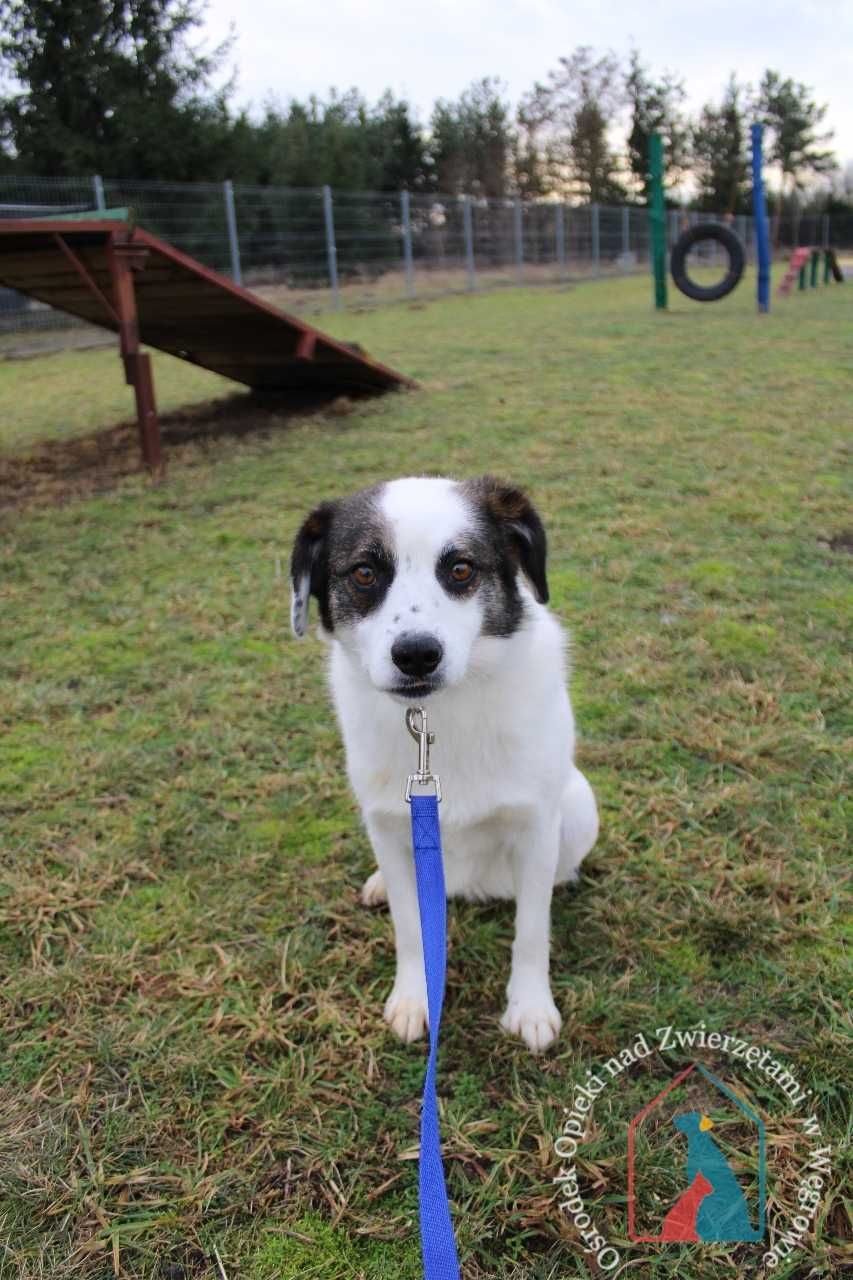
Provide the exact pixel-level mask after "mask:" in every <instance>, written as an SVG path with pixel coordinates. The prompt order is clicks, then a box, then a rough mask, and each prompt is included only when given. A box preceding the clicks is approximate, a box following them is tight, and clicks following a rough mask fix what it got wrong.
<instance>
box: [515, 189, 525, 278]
mask: <svg viewBox="0 0 853 1280" xmlns="http://www.w3.org/2000/svg"><path fill="white" fill-rule="evenodd" d="M513 221H514V225H515V271H516V275H517V276H518V282H519V284H521V282H522V280H523V279H524V224H523V222H522V217H521V200H520V199H519V197H518V196H516V197H515V200H514V201H513Z"/></svg>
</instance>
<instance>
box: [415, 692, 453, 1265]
mask: <svg viewBox="0 0 853 1280" xmlns="http://www.w3.org/2000/svg"><path fill="white" fill-rule="evenodd" d="M418 714H419V715H420V723H419V724H418V723H417V721H416V720H415V717H416V716H417V715H418ZM406 725H407V727H408V729H409V732H410V733H411V735H412V737H413V738H415V740H416V741H417V743H418V749H419V750H418V772H417V773H415V774H411V775H410V777H409V780H408V782H407V783H406V793H405V794H406V800H407V801H408V802H409V804H410V805H411V809H412V847H413V849H414V852H415V879H416V881H417V888H418V910H419V911H420V917H421V937H422V939H423V949H424V970H425V973H426V987H427V1008H428V1010H429V1056H428V1058H427V1066H426V1075H425V1076H424V1096H423V1103H422V1104H421V1151H420V1160H419V1162H418V1205H419V1209H420V1219H421V1253H422V1256H423V1263H424V1280H459V1260H458V1258H457V1256H456V1241H455V1239H454V1236H453V1224H452V1223H451V1221H450V1207H449V1205H448V1203H447V1187H446V1186H445V1182H444V1169H443V1167H442V1163H441V1140H440V1137H439V1131H438V1099H437V1097H436V1088H435V1086H436V1076H437V1073H438V1032H439V1027H440V1025H441V1009H442V1005H443V1003H444V977H445V967H446V952H447V900H446V897H445V892H444V867H443V864H442V858H441V830H440V827H439V822H438V802H439V801H440V799H441V783H440V782H439V779H438V777H437V775H435V774H432V773H430V769H429V748H430V745H431V743H432V742H433V741H434V734H431V733H429V732H428V730H427V718H426V712H425V711H424V710H423V708H422V707H417V708H409V710H408V711H407V712H406ZM413 784H434V786H435V795H417V796H413V795H412V786H413Z"/></svg>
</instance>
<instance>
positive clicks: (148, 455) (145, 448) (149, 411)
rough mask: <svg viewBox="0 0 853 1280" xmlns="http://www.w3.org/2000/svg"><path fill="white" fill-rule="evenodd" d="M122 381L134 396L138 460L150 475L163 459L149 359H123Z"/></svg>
mask: <svg viewBox="0 0 853 1280" xmlns="http://www.w3.org/2000/svg"><path fill="white" fill-rule="evenodd" d="M124 370H125V378H126V380H127V382H128V384H129V385H130V386H132V387H133V391H134V395H135V396H136V419H137V422H138V423H139V444H140V447H141V449H142V459H143V461H144V463H145V465H146V466H147V467H149V468H150V470H151V471H160V470H161V469H162V466H163V455H162V452H161V450H160V421H159V419H158V417H157V404H156V401H155V399H154V378H153V377H152V374H151V357H150V356H149V355H148V354H147V352H142V351H137V352H136V353H135V355H129V356H125V358H124Z"/></svg>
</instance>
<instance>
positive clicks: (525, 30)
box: [206, 0, 853, 163]
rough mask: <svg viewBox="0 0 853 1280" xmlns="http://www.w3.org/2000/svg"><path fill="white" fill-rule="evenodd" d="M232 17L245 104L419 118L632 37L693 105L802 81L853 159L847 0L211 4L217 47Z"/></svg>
mask: <svg viewBox="0 0 853 1280" xmlns="http://www.w3.org/2000/svg"><path fill="white" fill-rule="evenodd" d="M703 8H704V10H705V12H704V13H703ZM232 22H233V23H234V24H235V26H236V29H237V43H236V45H235V48H234V51H233V53H232V58H231V63H232V65H233V66H236V69H237V76H238V79H237V95H236V101H237V102H238V104H239V105H241V106H242V105H247V104H251V105H253V106H254V107H255V108H256V109H258V108H260V106H261V104H262V103H263V101H264V100H265V99H266V97H267V96H268V95H269V94H274V95H276V96H277V97H278V98H279V99H280V100H281V101H282V102H284V103H286V102H287V100H288V99H289V98H291V97H298V98H305V97H307V96H308V95H309V94H311V93H316V94H318V95H319V96H323V95H325V94H326V93H327V91H328V89H329V88H330V87H331V86H334V87H336V88H338V89H346V88H350V87H352V86H355V87H356V88H358V89H360V90H361V91H362V92H363V93H364V94H365V96H366V97H367V98H368V100H369V101H371V102H373V101H375V100H376V99H377V98H378V97H379V96H380V94H381V93H382V92H383V91H384V90H385V89H386V88H390V89H391V90H392V91H393V92H394V93H395V94H397V95H398V96H400V97H403V98H406V99H407V100H408V101H409V102H411V103H412V104H414V105H415V106H416V107H417V108H418V109H419V111H420V115H421V119H422V121H425V120H426V119H427V117H428V114H429V110H430V107H431V106H432V103H433V102H434V101H435V99H436V98H438V97H445V98H455V97H458V95H459V94H460V93H461V92H462V90H463V89H465V88H467V86H468V85H469V84H470V83H471V81H472V80H475V79H480V78H482V77H483V76H486V75H491V76H497V77H499V78H500V79H501V80H503V81H504V82H505V84H506V85H507V89H508V95H509V97H510V99H511V101H512V103H513V105H514V104H515V103H517V101H518V98H519V96H520V95H521V94H522V93H523V92H524V91H525V90H527V89H528V88H530V86H531V85H532V83H533V81H534V80H536V79H540V80H541V79H544V78H545V76H546V74H547V72H548V70H549V68H551V67H553V66H555V65H556V62H557V59H558V58H559V57H560V56H561V55H564V54H568V53H570V52H571V51H572V50H573V49H574V48H575V47H576V46H577V45H580V44H589V45H592V46H593V47H594V48H595V49H599V50H602V51H603V50H606V49H612V50H614V51H615V52H616V53H617V54H620V55H623V56H625V57H627V54H628V51H629V49H630V48H631V45H632V43H636V45H637V47H638V48H639V49H640V51H641V53H642V54H643V56H644V58H645V60H646V62H647V64H648V65H649V66H650V67H651V68H652V69H654V70H657V71H662V70H664V69H669V70H672V71H675V72H678V74H679V75H681V76H682V77H683V79H684V82H685V85H686V88H687V91H688V95H689V106H690V108H691V109H695V108H698V107H701V106H702V104H703V103H704V102H706V101H708V100H709V99H717V98H719V95H720V92H721V90H722V87H723V85H724V83H725V81H726V80H727V79H728V76H729V73H730V72H732V71H734V72H735V73H736V75H737V76H738V78H739V79H740V80H741V81H751V82H752V83H756V82H757V81H758V79H759V77H760V75H761V73H762V71H763V70H764V69H765V68H766V67H772V68H774V69H775V70H778V71H780V72H781V73H782V75H784V76H793V77H794V78H795V79H797V80H802V81H804V82H805V83H806V84H808V85H809V86H811V87H813V89H814V91H815V95H816V97H817V99H818V101H819V102H820V103H824V102H825V103H827V104H828V106H829V111H828V114H827V119H826V123H827V125H828V126H829V127H831V128H833V129H834V130H835V138H834V141H833V145H834V147H835V149H836V151H837V154H838V157H839V159H840V160H841V162H842V163H846V162H847V161H849V160H851V159H853V0H775V2H774V3H772V4H771V3H770V0H763V2H761V0H716V3H714V4H713V5H710V4H709V5H705V6H702V5H701V4H698V5H697V4H696V3H693V4H689V3H684V0H679V2H678V3H676V0H641V2H640V3H627V0H610V2H609V3H608V4H602V3H600V0H573V2H572V3H568V2H567V0H564V2H562V3H560V2H558V0H429V2H428V3H423V4H418V5H412V4H406V3H405V0H397V3H391V2H390V0H315V2H314V3H306V0H299V3H293V2H292V0H291V2H288V0H242V2H241V0H209V7H208V10H207V22H206V34H207V36H208V37H209V40H210V41H211V42H214V41H219V40H220V39H222V38H223V37H224V36H225V35H226V34H227V32H228V28H229V25H230V24H231V23H232Z"/></svg>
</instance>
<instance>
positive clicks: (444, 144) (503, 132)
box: [430, 77, 515, 196]
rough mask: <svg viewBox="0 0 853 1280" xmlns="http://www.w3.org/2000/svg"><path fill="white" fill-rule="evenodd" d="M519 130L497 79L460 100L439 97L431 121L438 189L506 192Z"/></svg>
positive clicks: (474, 86)
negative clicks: (511, 116)
mask: <svg viewBox="0 0 853 1280" xmlns="http://www.w3.org/2000/svg"><path fill="white" fill-rule="evenodd" d="M514 147H515V134H514V132H513V129H512V125H511V120H510V108H509V105H508V104H507V103H506V102H505V101H504V98H503V96H502V88H501V85H500V83H499V82H498V81H496V80H492V79H489V78H488V77H487V78H486V79H484V80H478V81H476V82H475V83H474V84H472V85H471V87H470V88H469V89H466V91H465V92H464V93H463V94H462V95H461V97H460V98H459V99H458V101H457V102H446V101H443V100H441V99H440V100H439V101H438V102H437V103H436V104H435V108H434V109H433V113H432V120H431V123H430V151H431V155H432V162H433V167H434V173H435V185H436V189H437V190H438V191H444V192H447V193H449V194H465V193H467V194H470V195H482V196H503V195H505V194H506V192H507V188H508V184H509V178H510V172H511V161H512V156H513V151H514Z"/></svg>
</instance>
